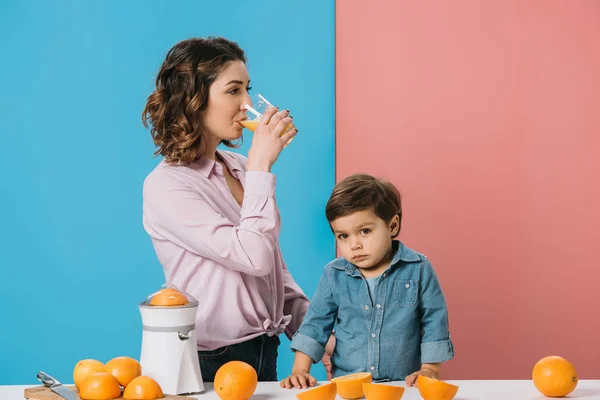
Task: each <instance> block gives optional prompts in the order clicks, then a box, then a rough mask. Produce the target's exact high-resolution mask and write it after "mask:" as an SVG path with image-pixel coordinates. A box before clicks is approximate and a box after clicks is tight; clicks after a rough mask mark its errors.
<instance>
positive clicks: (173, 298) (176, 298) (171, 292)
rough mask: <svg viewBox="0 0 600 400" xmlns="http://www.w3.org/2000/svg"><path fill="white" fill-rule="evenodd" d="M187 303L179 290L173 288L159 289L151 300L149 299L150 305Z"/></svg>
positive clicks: (181, 304)
mask: <svg viewBox="0 0 600 400" xmlns="http://www.w3.org/2000/svg"><path fill="white" fill-rule="evenodd" d="M187 303H188V299H187V297H185V295H184V294H183V293H181V292H180V291H179V290H177V289H175V288H170V287H169V288H165V289H161V290H159V291H158V292H157V293H156V294H155V295H154V296H152V300H150V305H151V306H167V307H172V306H184V305H186V304H187Z"/></svg>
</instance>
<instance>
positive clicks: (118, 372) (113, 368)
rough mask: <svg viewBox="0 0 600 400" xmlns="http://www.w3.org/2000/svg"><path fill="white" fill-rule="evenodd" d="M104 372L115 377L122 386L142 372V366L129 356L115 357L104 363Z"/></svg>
mask: <svg viewBox="0 0 600 400" xmlns="http://www.w3.org/2000/svg"><path fill="white" fill-rule="evenodd" d="M104 369H105V370H106V372H108V373H109V374H111V375H112V376H114V377H115V378H117V380H118V381H119V384H120V385H121V386H123V387H125V386H127V385H129V382H131V381H132V380H133V378H136V377H138V376H140V375H141V374H142V366H141V365H140V363H139V362H137V360H134V359H133V358H131V357H116V358H113V359H112V360H110V361H109V362H107V363H106V365H104Z"/></svg>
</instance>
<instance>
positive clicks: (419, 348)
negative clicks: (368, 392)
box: [281, 174, 454, 389]
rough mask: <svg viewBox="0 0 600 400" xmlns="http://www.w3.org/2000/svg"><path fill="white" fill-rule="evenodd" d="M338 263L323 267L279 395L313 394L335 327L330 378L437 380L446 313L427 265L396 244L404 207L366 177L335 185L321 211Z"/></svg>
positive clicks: (448, 351) (445, 353)
mask: <svg viewBox="0 0 600 400" xmlns="http://www.w3.org/2000/svg"><path fill="white" fill-rule="evenodd" d="M325 214H326V216H327V220H328V221H329V224H330V226H331V230H332V231H333V233H334V235H335V237H336V242H337V246H338V250H339V251H340V253H341V255H342V257H341V258H337V259H335V260H333V261H332V262H330V263H329V264H327V266H326V267H325V269H324V271H323V275H322V276H321V281H320V282H319V285H318V287H317V290H316V292H315V295H314V297H313V298H312V301H311V303H310V306H309V308H308V311H307V313H306V316H305V317H304V321H303V322H302V325H301V326H300V328H299V330H298V331H297V332H296V334H295V335H294V336H293V338H292V344H291V348H292V350H294V351H295V352H296V355H295V359H294V366H293V369H292V374H291V375H290V376H289V377H287V378H285V379H283V380H282V381H281V386H282V387H285V388H288V389H289V388H291V387H296V388H306V387H308V386H314V384H315V383H316V380H315V378H314V377H312V376H311V375H310V368H311V365H312V364H313V363H316V362H318V361H319V360H321V358H322V357H323V353H324V351H325V349H324V348H325V344H326V343H327V340H328V338H329V336H330V334H331V333H332V331H333V329H334V326H335V338H336V345H335V350H334V352H333V355H332V357H331V363H332V373H333V376H334V377H336V376H342V375H347V374H351V373H355V372H371V373H372V374H373V380H374V381H386V380H402V379H405V380H406V384H407V386H413V385H414V383H415V381H416V379H417V376H418V375H426V376H429V377H433V378H439V372H440V367H441V364H442V362H444V361H448V360H450V359H451V358H452V357H453V356H454V349H453V346H452V342H451V341H450V333H449V331H448V311H447V308H446V302H445V301H444V295H443V293H442V288H441V287H440V284H439V282H438V279H437V277H436V274H435V272H434V270H433V267H432V266H431V264H430V262H429V260H428V259H427V258H426V257H425V256H423V255H422V254H419V253H417V252H416V251H414V250H411V249H409V248H408V247H406V246H404V244H402V243H401V242H399V241H397V240H394V238H395V237H396V236H398V234H399V232H400V224H401V220H402V207H401V203H400V194H399V192H398V190H397V189H396V188H395V187H394V186H393V185H392V184H391V183H389V182H387V181H385V180H381V179H377V178H374V177H372V176H369V175H362V174H360V175H352V176H350V177H348V178H346V179H344V180H343V181H341V182H340V183H338V184H337V185H336V186H335V188H334V189H333V192H332V194H331V197H330V198H329V201H328V202H327V206H326V208H325Z"/></svg>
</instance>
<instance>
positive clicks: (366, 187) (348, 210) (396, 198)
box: [325, 174, 402, 233]
mask: <svg viewBox="0 0 600 400" xmlns="http://www.w3.org/2000/svg"><path fill="white" fill-rule="evenodd" d="M369 209H373V212H374V213H375V215H377V216H378V217H379V218H381V219H383V220H384V221H385V222H389V221H391V219H392V218H393V217H394V215H397V216H398V218H399V223H398V233H400V225H401V223H402V202H401V199H400V192H399V191H398V189H396V187H395V186H394V185H393V184H392V183H391V182H389V181H387V180H385V179H381V178H375V177H374V176H371V175H367V174H354V175H350V176H349V177H347V178H345V179H344V180H342V181H341V182H339V183H338V184H337V185H335V187H334V188H333V192H331V196H330V197H329V200H328V201H327V205H326V206H325V215H326V216H327V221H329V223H331V222H332V221H334V220H336V219H338V218H340V217H345V216H347V215H350V214H353V213H355V212H358V211H363V210H369Z"/></svg>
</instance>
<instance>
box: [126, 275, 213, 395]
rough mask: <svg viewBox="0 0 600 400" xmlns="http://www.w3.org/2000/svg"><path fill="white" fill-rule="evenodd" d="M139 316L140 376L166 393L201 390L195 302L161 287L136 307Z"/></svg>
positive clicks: (198, 391)
mask: <svg viewBox="0 0 600 400" xmlns="http://www.w3.org/2000/svg"><path fill="white" fill-rule="evenodd" d="M138 307H139V309H140V314H141V316H142V325H143V332H142V350H141V356H140V364H141V366H142V373H143V374H144V375H146V376H149V377H150V378H152V379H154V380H155V381H156V382H158V384H159V385H160V386H161V388H162V390H163V392H164V393H168V394H174V395H177V394H194V393H200V392H203V391H204V383H203V381H202V374H201V373H200V363H199V361H198V351H197V347H196V311H197V310H198V300H196V299H195V298H194V297H192V296H191V295H190V294H188V293H185V292H182V291H180V290H179V289H177V288H176V287H175V286H174V285H171V284H165V285H163V286H162V287H161V289H160V290H159V291H157V292H155V293H152V294H151V295H150V296H148V297H147V298H146V299H145V300H144V301H143V302H141V303H140V304H139V305H138Z"/></svg>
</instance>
